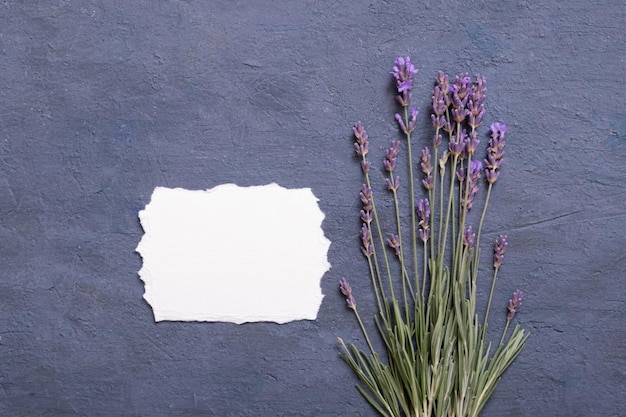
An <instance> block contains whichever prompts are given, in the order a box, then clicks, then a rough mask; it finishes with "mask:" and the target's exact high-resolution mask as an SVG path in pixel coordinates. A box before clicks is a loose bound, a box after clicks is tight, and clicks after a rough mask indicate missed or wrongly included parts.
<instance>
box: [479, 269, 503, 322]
mask: <svg viewBox="0 0 626 417" xmlns="http://www.w3.org/2000/svg"><path fill="white" fill-rule="evenodd" d="M499 270H500V268H495V270H494V271H493V279H492V280H491V290H490V291H489V301H488V302H487V311H485V320H484V322H483V329H487V322H488V318H489V310H490V309H491V299H492V297H493V290H494V288H495V287H496V279H497V278H498V271H499ZM485 331H486V330H485Z"/></svg>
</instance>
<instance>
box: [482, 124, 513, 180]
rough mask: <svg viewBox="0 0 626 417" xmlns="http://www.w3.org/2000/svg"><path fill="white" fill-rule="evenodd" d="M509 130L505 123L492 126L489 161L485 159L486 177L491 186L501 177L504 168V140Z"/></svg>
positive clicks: (488, 151) (488, 149) (488, 148)
mask: <svg viewBox="0 0 626 417" xmlns="http://www.w3.org/2000/svg"><path fill="white" fill-rule="evenodd" d="M508 130H509V128H508V127H507V126H506V125H505V124H504V123H497V122H496V123H492V124H491V139H489V146H488V147H487V159H485V177H486V178H487V182H489V184H493V183H495V182H496V181H497V179H498V177H499V175H500V171H499V170H500V167H501V166H502V158H503V157H504V145H505V144H506V141H505V140H504V135H505V133H506V132H507V131H508Z"/></svg>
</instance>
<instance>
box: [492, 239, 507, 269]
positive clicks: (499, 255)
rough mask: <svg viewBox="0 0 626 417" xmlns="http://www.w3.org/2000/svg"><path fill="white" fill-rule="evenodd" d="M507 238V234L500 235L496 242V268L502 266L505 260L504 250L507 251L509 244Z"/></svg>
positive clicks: (494, 252) (494, 262) (494, 248)
mask: <svg viewBox="0 0 626 417" xmlns="http://www.w3.org/2000/svg"><path fill="white" fill-rule="evenodd" d="M506 239H507V236H506V235H500V236H499V237H498V239H497V240H496V244H495V245H494V247H493V267H494V268H496V269H497V268H500V267H501V266H502V261H503V260H504V252H506V247H507V246H508V245H509V243H508V242H507V241H506Z"/></svg>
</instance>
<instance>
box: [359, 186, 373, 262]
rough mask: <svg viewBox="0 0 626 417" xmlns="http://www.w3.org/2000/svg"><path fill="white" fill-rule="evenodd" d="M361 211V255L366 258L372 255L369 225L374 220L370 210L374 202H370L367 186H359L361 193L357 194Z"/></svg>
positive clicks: (370, 190) (370, 191)
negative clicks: (361, 206)
mask: <svg viewBox="0 0 626 417" xmlns="http://www.w3.org/2000/svg"><path fill="white" fill-rule="evenodd" d="M359 196H360V198H361V203H362V204H363V209H362V210H361V221H363V224H362V225H361V253H363V255H365V256H366V257H368V258H369V257H370V256H372V255H373V254H374V246H373V242H372V232H371V229H370V224H371V223H372V220H373V219H374V215H373V213H372V210H373V209H374V202H373V200H372V198H373V197H372V189H371V188H370V187H368V186H367V185H365V184H363V185H362V186H361V192H360V193H359Z"/></svg>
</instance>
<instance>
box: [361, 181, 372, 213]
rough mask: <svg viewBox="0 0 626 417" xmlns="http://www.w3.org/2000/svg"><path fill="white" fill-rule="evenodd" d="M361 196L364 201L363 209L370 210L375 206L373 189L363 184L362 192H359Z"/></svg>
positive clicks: (362, 201)
mask: <svg viewBox="0 0 626 417" xmlns="http://www.w3.org/2000/svg"><path fill="white" fill-rule="evenodd" d="M359 196H360V197H361V203H363V210H365V211H367V212H369V211H372V209H373V208H374V203H373V201H372V189H371V188H370V187H368V186H367V185H365V184H363V185H362V186H361V192H360V193H359Z"/></svg>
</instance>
